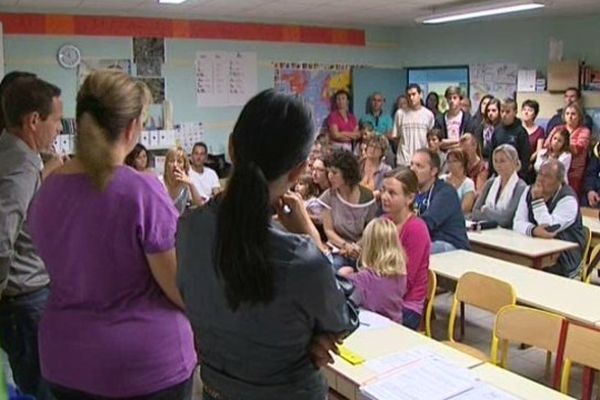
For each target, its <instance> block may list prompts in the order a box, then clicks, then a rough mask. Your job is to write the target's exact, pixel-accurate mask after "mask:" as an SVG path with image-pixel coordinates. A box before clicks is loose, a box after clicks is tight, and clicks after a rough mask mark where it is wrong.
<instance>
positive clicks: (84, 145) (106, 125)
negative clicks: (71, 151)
mask: <svg viewBox="0 0 600 400" xmlns="http://www.w3.org/2000/svg"><path fill="white" fill-rule="evenodd" d="M151 101H152V95H151V94H150V91H149V90H148V88H147V87H146V85H145V84H144V83H142V82H140V81H136V80H134V79H132V78H131V77H130V76H129V75H127V74H125V73H123V72H120V71H115V70H100V71H95V72H92V73H91V74H90V75H89V76H88V77H87V78H86V79H85V81H84V82H83V85H82V86H81V89H79V93H78V94H77V111H76V119H77V136H76V138H77V141H76V144H75V149H76V155H77V159H78V160H79V162H81V164H82V165H83V168H84V169H85V171H86V173H87V174H88V175H89V176H90V178H91V179H92V182H93V184H94V186H96V188H98V189H99V190H104V189H105V188H106V186H107V185H108V183H109V182H110V179H111V177H112V174H113V171H114V170H115V168H116V166H117V165H118V164H119V163H120V162H122V161H123V160H118V159H117V158H116V154H115V152H114V145H115V143H116V142H117V140H118V139H119V137H121V135H122V134H123V132H124V131H125V130H126V129H127V128H128V126H129V124H131V123H132V121H134V120H136V119H142V120H143V119H144V116H145V113H146V111H147V109H148V106H149V105H150V103H151Z"/></svg>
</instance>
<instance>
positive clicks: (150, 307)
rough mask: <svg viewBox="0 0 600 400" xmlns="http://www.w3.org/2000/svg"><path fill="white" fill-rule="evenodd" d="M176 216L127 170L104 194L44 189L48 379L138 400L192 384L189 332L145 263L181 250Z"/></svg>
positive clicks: (39, 229)
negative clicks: (177, 246)
mask: <svg viewBox="0 0 600 400" xmlns="http://www.w3.org/2000/svg"><path fill="white" fill-rule="evenodd" d="M177 216H178V214H177V211H176V210H175V208H174V207H173V202H172V201H171V199H170V198H169V196H168V195H167V194H166V192H165V190H164V189H163V188H162V186H161V184H160V182H159V181H158V179H156V178H155V177H153V176H150V175H147V174H141V173H138V172H135V171H134V170H133V169H131V168H129V167H119V168H118V169H117V170H116V171H115V174H114V176H113V178H112V180H111V182H110V183H109V185H108V187H107V189H106V190H105V191H104V192H99V191H98V190H97V189H95V188H94V187H93V186H92V184H91V181H90V179H89V178H88V177H87V176H86V175H84V174H72V175H61V174H55V175H52V176H50V177H49V178H48V179H47V180H46V181H45V182H44V184H43V185H42V187H41V188H40V190H39V192H38V193H37V196H36V197H35V199H34V201H33V203H32V205H31V208H30V211H29V221H30V227H31V231H32V236H33V241H34V244H35V246H36V248H37V250H38V252H39V254H40V255H41V257H42V259H43V260H44V262H45V264H46V267H47V269H48V272H49V274H50V280H51V293H50V297H49V299H48V304H47V306H46V311H45V313H44V315H43V317H42V320H41V322H40V328H39V346H40V349H39V351H40V361H41V368H42V375H43V376H44V378H46V379H47V380H48V381H50V382H52V383H55V384H58V385H61V386H65V387H68V388H72V389H76V390H80V391H84V392H88V393H92V394H95V395H100V396H109V397H131V396H140V395H145V394H149V393H153V392H156V391H159V390H161V389H165V388H168V387H170V386H173V385H176V384H178V383H181V382H183V381H184V380H186V379H188V378H189V377H190V376H191V374H192V372H193V370H194V367H195V365H196V353H195V350H194V342H193V334H192V330H191V327H190V324H189V322H188V320H187V318H186V317H185V315H184V313H183V312H182V311H181V310H179V309H178V308H177V307H176V306H175V305H173V304H172V303H171V302H170V301H169V300H168V299H167V297H166V296H165V295H164V293H163V292H162V290H161V289H160V287H159V286H158V284H157V283H156V281H155V280H154V278H153V276H152V273H151V271H150V267H149V265H148V262H147V259H146V254H155V253H161V252H164V251H167V250H171V249H173V248H174V246H175V231H176V228H177Z"/></svg>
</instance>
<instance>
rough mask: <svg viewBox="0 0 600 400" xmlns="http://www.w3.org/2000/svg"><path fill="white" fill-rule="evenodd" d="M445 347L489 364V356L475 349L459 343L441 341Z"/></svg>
mask: <svg viewBox="0 0 600 400" xmlns="http://www.w3.org/2000/svg"><path fill="white" fill-rule="evenodd" d="M442 343H444V344H445V345H448V346H450V347H452V348H454V349H456V350H458V351H462V352H463V353H465V354H468V355H470V356H471V357H475V358H477V359H479V360H481V361H483V362H489V361H490V356H489V355H488V354H486V353H484V352H483V351H480V350H477V349H476V348H475V347H472V346H469V345H467V344H463V343H459V342H450V341H448V340H445V341H443V342H442Z"/></svg>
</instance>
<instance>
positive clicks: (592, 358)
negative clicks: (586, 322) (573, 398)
mask: <svg viewBox="0 0 600 400" xmlns="http://www.w3.org/2000/svg"><path fill="white" fill-rule="evenodd" d="M573 363H577V364H580V365H583V366H584V367H587V371H586V373H584V377H583V390H582V395H583V396H582V397H583V398H584V399H588V398H591V394H592V389H593V384H594V380H593V375H592V373H591V371H590V370H589V368H591V369H593V370H596V371H597V370H600V330H598V329H594V328H591V327H587V326H581V325H576V324H573V323H569V325H568V329H567V333H566V338H565V343H564V349H563V369H562V377H561V381H560V390H561V392H563V393H565V394H567V393H568V392H569V381H570V378H571V365H572V364H573Z"/></svg>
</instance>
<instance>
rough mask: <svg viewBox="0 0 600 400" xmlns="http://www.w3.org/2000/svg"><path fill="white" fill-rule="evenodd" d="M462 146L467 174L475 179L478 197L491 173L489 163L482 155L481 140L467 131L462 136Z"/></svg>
mask: <svg viewBox="0 0 600 400" xmlns="http://www.w3.org/2000/svg"><path fill="white" fill-rule="evenodd" d="M460 148H461V149H462V151H463V153H464V154H465V156H466V158H467V176H468V177H469V178H471V179H472V180H473V183H474V184H475V197H478V196H479V195H480V194H481V191H482V190H483V185H485V182H486V181H487V179H488V177H489V175H490V171H489V167H488V165H489V163H488V162H487V161H486V160H485V159H483V157H482V156H481V149H480V147H479V142H478V141H477V139H476V138H475V136H473V135H472V134H470V133H465V134H464V135H462V136H461V138H460Z"/></svg>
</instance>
